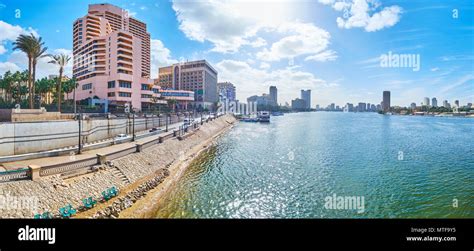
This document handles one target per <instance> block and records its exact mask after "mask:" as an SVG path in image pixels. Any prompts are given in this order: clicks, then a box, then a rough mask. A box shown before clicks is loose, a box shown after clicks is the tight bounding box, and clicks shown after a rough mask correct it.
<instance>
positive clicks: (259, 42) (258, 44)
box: [250, 37, 267, 48]
mask: <svg viewBox="0 0 474 251" xmlns="http://www.w3.org/2000/svg"><path fill="white" fill-rule="evenodd" d="M265 45H267V41H266V40H265V39H263V38H261V37H259V38H257V39H255V41H252V42H250V46H252V47H254V48H258V47H262V46H265Z"/></svg>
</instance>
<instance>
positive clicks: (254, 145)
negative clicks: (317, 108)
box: [156, 112, 474, 218]
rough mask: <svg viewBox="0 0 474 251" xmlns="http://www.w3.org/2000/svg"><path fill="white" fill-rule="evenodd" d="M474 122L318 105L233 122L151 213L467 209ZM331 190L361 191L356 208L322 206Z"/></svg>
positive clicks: (446, 212) (472, 184) (331, 214)
mask: <svg viewBox="0 0 474 251" xmlns="http://www.w3.org/2000/svg"><path fill="white" fill-rule="evenodd" d="M473 127H474V120H473V119H468V118H441V117H413V116H382V115H379V114H373V113H357V114H355V113H324V112H318V113H298V114H287V115H285V116H282V117H272V122H271V123H270V124H258V123H240V124H238V125H237V126H236V127H234V128H233V129H232V130H231V131H230V132H228V133H227V134H226V135H225V136H223V137H221V138H220V139H219V140H218V143H217V145H216V146H215V147H213V148H211V149H210V150H209V151H208V152H207V153H206V154H204V155H202V156H201V157H200V158H198V159H197V160H196V161H194V162H193V164H192V165H191V167H190V168H189V169H188V170H187V171H186V173H185V175H184V177H183V178H182V180H180V182H178V183H177V184H176V185H175V187H174V188H173V189H172V192H171V193H170V194H169V196H167V197H166V198H164V199H163V200H162V201H160V206H159V210H158V211H157V212H156V216H157V217H184V218H302V217H303V218H321V217H323V218H374V217H375V218H391V217H397V218H412V217H417V218H420V217H421V218H424V217H471V218H472V217H474V208H473V206H474V200H473V194H474V145H473V141H472V138H473V136H474V135H473ZM334 194H336V195H338V196H363V197H364V198H365V211H364V212H363V213H358V212H357V211H356V210H350V209H349V210H344V209H340V210H334V209H326V208H325V205H324V204H325V198H326V197H327V196H332V195H334ZM455 200H457V202H458V207H457V208H455V207H453V202H454V201H455Z"/></svg>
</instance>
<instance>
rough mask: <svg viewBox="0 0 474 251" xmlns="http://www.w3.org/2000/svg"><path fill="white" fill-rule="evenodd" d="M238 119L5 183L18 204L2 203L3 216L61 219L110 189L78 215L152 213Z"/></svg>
mask: <svg viewBox="0 0 474 251" xmlns="http://www.w3.org/2000/svg"><path fill="white" fill-rule="evenodd" d="M235 122H236V119H235V118H234V117H233V116H232V115H223V116H220V117H218V118H215V119H212V120H208V121H206V122H203V123H201V124H196V126H195V127H194V129H192V130H189V131H188V133H186V134H184V135H181V136H179V137H178V136H176V135H174V136H175V137H170V138H169V139H167V140H164V141H157V142H156V143H154V144H152V145H149V146H148V147H146V148H143V149H142V150H140V151H137V152H134V153H129V154H127V155H125V156H123V157H120V158H116V159H113V160H107V161H104V162H103V163H101V164H100V165H96V166H94V168H91V170H92V171H88V172H85V173H84V174H80V175H74V176H65V175H64V174H56V175H50V176H46V177H42V178H41V179H37V180H18V181H10V182H5V183H0V196H1V198H2V200H3V205H5V204H8V203H9V202H10V204H12V203H13V204H15V205H13V206H11V205H10V207H0V218H33V217H34V215H35V214H43V213H45V212H47V213H51V214H52V215H53V217H59V215H58V211H59V210H60V209H61V208H64V207H65V206H67V205H71V206H72V207H73V208H76V209H78V208H81V207H82V205H83V201H84V199H85V198H94V199H97V201H99V200H100V198H102V197H103V192H104V191H106V190H107V189H109V188H111V187H114V188H117V190H118V194H117V195H116V196H115V197H113V198H111V199H110V200H108V201H104V202H100V201H99V202H98V203H97V204H96V206H95V207H93V208H91V209H89V210H81V211H80V212H78V213H77V214H76V215H75V216H74V217H78V218H118V217H127V218H128V217H144V216H145V217H146V216H147V215H152V213H153V212H152V211H151V210H152V209H153V204H154V201H157V200H159V198H160V197H161V195H163V194H164V193H166V191H167V189H168V188H169V187H170V186H171V185H172V184H173V183H174V182H177V181H178V179H179V177H180V175H181V174H182V173H183V172H184V170H185V169H186V167H187V165H188V164H189V163H190V162H191V161H192V160H193V159H194V158H195V157H196V156H198V155H199V153H201V152H202V151H203V150H205V149H207V148H208V147H209V146H210V145H212V143H213V140H214V139H215V138H216V137H218V136H219V135H220V134H221V133H223V132H225V131H226V130H227V129H229V128H231V127H232V126H233V124H234V123H235ZM153 137H158V136H153ZM148 194H149V195H148ZM27 199H30V202H34V203H30V204H29V207H22V205H21V202H22V201H21V200H23V202H24V200H27ZM23 206H24V205H23ZM32 207H33V208H32ZM122 212H124V213H123V215H122ZM132 212H133V213H132Z"/></svg>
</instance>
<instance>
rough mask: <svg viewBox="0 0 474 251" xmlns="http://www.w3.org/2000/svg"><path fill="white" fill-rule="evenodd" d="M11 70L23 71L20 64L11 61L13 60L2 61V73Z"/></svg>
mask: <svg viewBox="0 0 474 251" xmlns="http://www.w3.org/2000/svg"><path fill="white" fill-rule="evenodd" d="M7 71H11V72H16V71H21V69H20V67H18V65H16V64H14V63H11V62H0V75H3V74H5V72H7Z"/></svg>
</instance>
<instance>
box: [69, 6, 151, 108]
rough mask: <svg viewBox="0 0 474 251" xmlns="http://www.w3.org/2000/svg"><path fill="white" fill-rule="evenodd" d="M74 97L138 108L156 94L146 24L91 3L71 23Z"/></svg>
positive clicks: (111, 7) (106, 7)
mask: <svg viewBox="0 0 474 251" xmlns="http://www.w3.org/2000/svg"><path fill="white" fill-rule="evenodd" d="M73 54H74V66H73V76H74V77H75V78H76V79H77V81H78V83H79V86H78V88H77V89H76V100H78V101H79V100H83V99H87V98H94V97H98V98H99V99H108V100H109V102H110V105H111V106H122V105H124V104H125V103H130V104H131V105H132V107H133V108H134V109H136V110H141V108H142V107H145V106H147V105H149V104H150V103H152V97H153V96H155V97H156V96H158V95H159V94H158V92H157V91H156V90H154V89H155V88H154V83H153V80H151V79H150V34H149V33H148V32H147V30H146V24H145V23H143V22H141V21H139V20H137V19H134V18H133V17H129V16H128V12H127V11H125V10H123V9H121V8H119V7H116V6H114V5H110V4H91V5H89V10H88V13H87V15H85V16H84V17H82V18H78V19H77V20H76V21H75V22H74V25H73Z"/></svg>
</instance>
